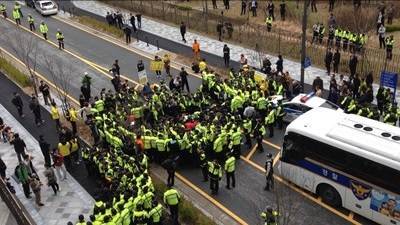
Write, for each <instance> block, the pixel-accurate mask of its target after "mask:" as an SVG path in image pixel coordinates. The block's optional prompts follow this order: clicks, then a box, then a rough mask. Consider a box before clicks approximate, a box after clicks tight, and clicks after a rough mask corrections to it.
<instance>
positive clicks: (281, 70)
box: [276, 55, 283, 73]
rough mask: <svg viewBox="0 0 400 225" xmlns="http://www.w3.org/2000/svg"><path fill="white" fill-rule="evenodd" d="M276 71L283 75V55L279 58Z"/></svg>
mask: <svg viewBox="0 0 400 225" xmlns="http://www.w3.org/2000/svg"><path fill="white" fill-rule="evenodd" d="M276 70H277V72H278V73H279V72H281V73H283V58H282V55H279V56H278V61H276Z"/></svg>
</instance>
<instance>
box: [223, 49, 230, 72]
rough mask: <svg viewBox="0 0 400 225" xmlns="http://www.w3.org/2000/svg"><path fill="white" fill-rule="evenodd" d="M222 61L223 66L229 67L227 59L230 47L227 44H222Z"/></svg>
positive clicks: (228, 59) (228, 58)
mask: <svg viewBox="0 0 400 225" xmlns="http://www.w3.org/2000/svg"><path fill="white" fill-rule="evenodd" d="M223 52H224V63H225V67H229V61H230V48H229V47H228V45H227V44H225V45H224V49H223Z"/></svg>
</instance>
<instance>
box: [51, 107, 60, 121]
mask: <svg viewBox="0 0 400 225" xmlns="http://www.w3.org/2000/svg"><path fill="white" fill-rule="evenodd" d="M50 113H51V118H52V119H53V120H58V119H60V113H59V112H58V109H57V107H54V106H51V108H50Z"/></svg>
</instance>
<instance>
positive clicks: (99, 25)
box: [75, 16, 125, 38]
mask: <svg viewBox="0 0 400 225" xmlns="http://www.w3.org/2000/svg"><path fill="white" fill-rule="evenodd" d="M75 18H76V20H77V21H78V22H79V23H81V24H84V25H86V26H89V27H91V28H93V29H96V30H98V31H101V32H106V33H109V34H112V35H115V36H116V37H118V38H122V37H124V35H125V34H124V32H123V31H122V30H121V29H118V28H117V27H114V26H109V25H108V24H107V23H105V22H101V21H99V20H96V19H93V18H90V17H87V16H77V17H75Z"/></svg>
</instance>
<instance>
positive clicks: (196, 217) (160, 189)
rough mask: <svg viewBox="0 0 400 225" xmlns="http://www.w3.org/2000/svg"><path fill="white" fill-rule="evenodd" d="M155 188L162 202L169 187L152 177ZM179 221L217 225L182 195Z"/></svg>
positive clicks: (157, 196)
mask: <svg viewBox="0 0 400 225" xmlns="http://www.w3.org/2000/svg"><path fill="white" fill-rule="evenodd" d="M151 178H152V181H153V185H154V188H155V189H156V191H155V194H156V198H157V199H158V200H159V201H160V202H162V201H163V194H164V192H165V191H166V190H167V185H165V184H164V182H162V181H161V180H160V179H158V178H156V177H154V176H152V177H151ZM179 220H180V221H181V222H184V223H186V224H194V225H216V223H215V222H214V221H212V220H211V219H210V218H208V217H207V216H206V215H204V214H203V213H202V212H201V211H200V210H199V209H197V208H196V207H194V206H193V204H192V203H190V201H187V200H186V199H185V198H184V197H183V196H182V195H181V203H180V205H179Z"/></svg>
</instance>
